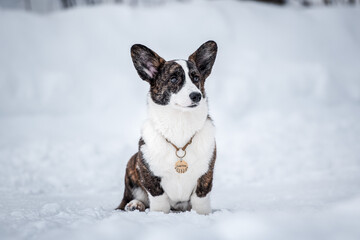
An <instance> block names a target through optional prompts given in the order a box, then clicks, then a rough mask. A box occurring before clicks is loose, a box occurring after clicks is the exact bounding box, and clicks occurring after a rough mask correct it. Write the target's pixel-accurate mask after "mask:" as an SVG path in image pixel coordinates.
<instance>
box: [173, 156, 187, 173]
mask: <svg viewBox="0 0 360 240" xmlns="http://www.w3.org/2000/svg"><path fill="white" fill-rule="evenodd" d="M187 169H188V164H187V162H185V161H184V160H182V159H179V160H178V161H177V162H176V163H175V170H176V171H177V172H178V173H185V172H186V171H187Z"/></svg>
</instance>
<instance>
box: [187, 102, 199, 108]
mask: <svg viewBox="0 0 360 240" xmlns="http://www.w3.org/2000/svg"><path fill="white" fill-rule="evenodd" d="M197 106H199V104H196V103H194V104H191V105H190V106H188V107H189V108H194V107H197Z"/></svg>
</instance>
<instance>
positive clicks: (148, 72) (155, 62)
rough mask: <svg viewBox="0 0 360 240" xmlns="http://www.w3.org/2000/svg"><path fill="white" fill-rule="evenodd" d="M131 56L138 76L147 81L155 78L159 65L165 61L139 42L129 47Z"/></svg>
mask: <svg viewBox="0 0 360 240" xmlns="http://www.w3.org/2000/svg"><path fill="white" fill-rule="evenodd" d="M131 58H132V61H133V63H134V66H135V68H136V71H137V72H138V74H139V76H140V77H141V78H142V79H143V80H145V81H147V82H149V83H150V82H151V81H152V80H154V79H155V78H156V76H157V74H158V73H159V70H160V67H161V66H162V65H163V64H164V63H165V60H164V59H163V58H162V57H160V56H159V55H157V54H156V53H155V52H154V51H152V50H151V49H149V48H147V47H145V46H144V45H141V44H135V45H133V46H132V47H131Z"/></svg>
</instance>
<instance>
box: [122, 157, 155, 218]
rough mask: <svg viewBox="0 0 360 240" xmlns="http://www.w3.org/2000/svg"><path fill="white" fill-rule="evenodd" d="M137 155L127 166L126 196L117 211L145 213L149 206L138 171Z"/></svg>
mask: <svg viewBox="0 0 360 240" xmlns="http://www.w3.org/2000/svg"><path fill="white" fill-rule="evenodd" d="M137 155H138V154H137V153H136V154H134V155H133V156H132V157H131V158H130V160H129V162H128V164H127V166H126V173H125V190H124V196H123V199H122V201H121V203H120V205H119V206H118V207H117V208H116V209H117V210H126V211H134V210H139V211H144V210H145V208H146V206H148V197H147V194H146V192H145V191H144V190H143V189H142V187H141V186H140V179H139V173H138V170H137V169H136V160H137Z"/></svg>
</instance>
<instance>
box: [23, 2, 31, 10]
mask: <svg viewBox="0 0 360 240" xmlns="http://www.w3.org/2000/svg"><path fill="white" fill-rule="evenodd" d="M25 9H26V10H28V11H30V10H31V9H32V7H31V0H25Z"/></svg>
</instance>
